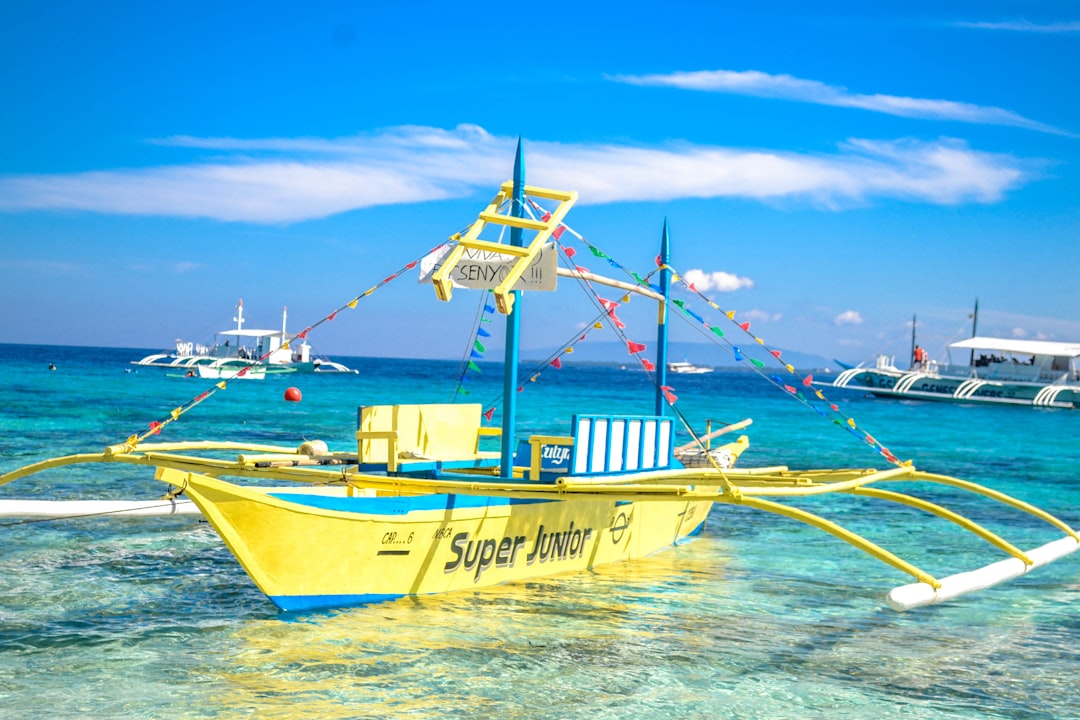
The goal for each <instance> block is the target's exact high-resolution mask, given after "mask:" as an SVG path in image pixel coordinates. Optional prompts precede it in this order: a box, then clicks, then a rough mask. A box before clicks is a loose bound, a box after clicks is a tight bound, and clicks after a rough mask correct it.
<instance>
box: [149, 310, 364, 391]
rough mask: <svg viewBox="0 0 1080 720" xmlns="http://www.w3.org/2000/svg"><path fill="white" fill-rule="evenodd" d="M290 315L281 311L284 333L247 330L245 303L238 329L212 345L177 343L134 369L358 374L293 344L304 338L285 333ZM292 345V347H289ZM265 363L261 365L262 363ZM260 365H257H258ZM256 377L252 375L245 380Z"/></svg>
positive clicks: (304, 345) (216, 338)
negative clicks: (246, 368) (265, 368)
mask: <svg viewBox="0 0 1080 720" xmlns="http://www.w3.org/2000/svg"><path fill="white" fill-rule="evenodd" d="M286 317H287V311H286V310H285V309H284V308H283V309H282V311H281V329H280V330H257V329H250V328H245V327H244V301H243V300H240V301H239V302H238V303H237V305H236V317H235V318H233V320H235V322H236V327H235V328H231V329H229V330H222V331H221V332H218V333H215V334H214V338H213V340H212V341H211V342H210V343H208V344H198V343H194V342H191V341H185V340H181V339H177V341H176V349H175V350H174V351H173V352H171V353H168V352H162V353H154V354H152V355H147V356H146V357H144V358H142V359H141V360H135V361H133V362H132V364H133V365H143V366H151V367H165V368H188V369H192V370H195V372H196V373H198V374H199V375H200V376H201V377H214V378H217V377H232V376H234V375H235V372H236V371H237V370H238V369H239V368H241V367H243V366H244V365H249V366H252V367H260V366H268V367H273V368H290V369H291V370H293V371H296V372H345V373H354V372H356V371H355V370H352V369H350V368H348V367H346V366H345V365H342V364H341V363H338V362H334V361H333V360H329V359H327V358H321V357H317V356H315V355H314V354H313V353H312V348H311V345H309V344H308V343H307V341H306V340H303V338H300V339H301V343H300V344H299V345H294V344H293V343H292V340H295V339H296V338H298V337H300V336H299V335H291V334H289V333H288V332H287V331H286V330H285V321H286ZM286 342H288V347H286V346H285V344H286ZM260 359H261V361H260ZM224 363H228V366H229V367H230V368H232V369H231V370H230V374H225V375H222V374H220V372H219V371H224V370H225V369H226V368H225V366H224ZM256 363H257V364H256ZM248 376H251V377H254V375H253V374H251V373H249V374H248V375H245V376H244V377H248Z"/></svg>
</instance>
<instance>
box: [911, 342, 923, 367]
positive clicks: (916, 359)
mask: <svg viewBox="0 0 1080 720" xmlns="http://www.w3.org/2000/svg"><path fill="white" fill-rule="evenodd" d="M911 367H912V369H914V368H919V369H920V370H922V369H925V368H926V351H925V350H923V349H922V347H921V346H919V345H916V346H915V352H914V353H913V355H912V363H911Z"/></svg>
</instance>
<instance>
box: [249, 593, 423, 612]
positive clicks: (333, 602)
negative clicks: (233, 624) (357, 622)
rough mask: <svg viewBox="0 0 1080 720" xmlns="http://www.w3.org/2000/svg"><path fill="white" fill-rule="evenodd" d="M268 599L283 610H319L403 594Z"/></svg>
mask: <svg viewBox="0 0 1080 720" xmlns="http://www.w3.org/2000/svg"><path fill="white" fill-rule="evenodd" d="M269 597H270V600H271V601H272V602H273V603H274V604H275V605H277V606H278V607H279V608H281V609H282V610H284V611H285V612H302V611H304V610H321V609H324V608H337V607H348V606H355V605H368V604H370V603H380V602H386V601H387V600H397V599H398V598H400V597H405V596H404V595H380V594H374V593H370V594H366V595H270V596H269Z"/></svg>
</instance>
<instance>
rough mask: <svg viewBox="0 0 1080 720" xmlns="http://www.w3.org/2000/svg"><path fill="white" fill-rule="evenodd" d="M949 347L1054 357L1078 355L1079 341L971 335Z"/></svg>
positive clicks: (1079, 353) (1079, 354) (1079, 352)
mask: <svg viewBox="0 0 1080 720" xmlns="http://www.w3.org/2000/svg"><path fill="white" fill-rule="evenodd" d="M949 348H950V349H952V348H957V349H964V350H967V349H970V350H998V351H1000V352H1011V353H1017V354H1020V355H1052V356H1054V357H1073V358H1074V357H1080V343H1063V342H1047V341H1046V340H1010V339H1007V338H992V337H973V338H968V339H967V340H961V341H960V342H955V343H951V344H950V345H949Z"/></svg>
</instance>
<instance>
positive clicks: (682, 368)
mask: <svg viewBox="0 0 1080 720" xmlns="http://www.w3.org/2000/svg"><path fill="white" fill-rule="evenodd" d="M667 369H668V372H671V373H678V374H680V375H701V374H702V373H711V372H712V371H713V369H712V368H711V367H702V366H701V365H694V364H692V363H689V362H685V361H684V362H669V363H668V364H667Z"/></svg>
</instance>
